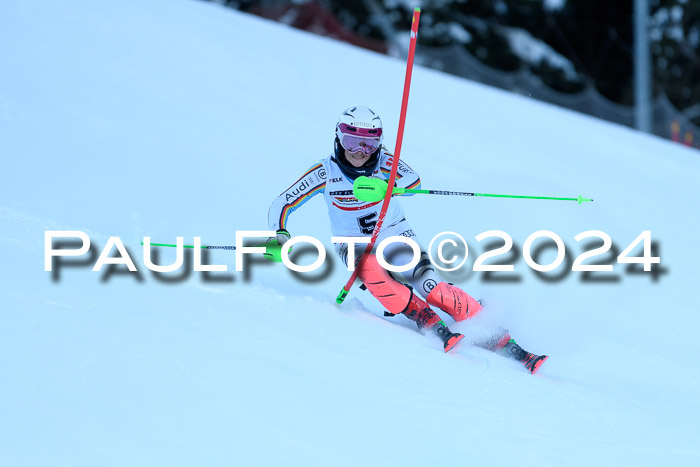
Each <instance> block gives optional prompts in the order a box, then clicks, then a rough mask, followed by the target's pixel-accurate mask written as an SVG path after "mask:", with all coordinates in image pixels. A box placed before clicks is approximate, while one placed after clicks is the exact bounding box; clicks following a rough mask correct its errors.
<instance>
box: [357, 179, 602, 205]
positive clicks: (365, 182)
mask: <svg viewBox="0 0 700 467" xmlns="http://www.w3.org/2000/svg"><path fill="white" fill-rule="evenodd" d="M388 187H389V185H388V184H387V182H386V180H381V179H378V178H368V177H358V178H357V179H355V183H353V186H352V193H353V195H354V196H355V198H357V199H359V200H360V201H365V202H375V201H379V200H381V199H382V198H384V196H385V194H386V192H387V191H388ZM391 192H392V195H400V194H403V193H417V194H426V195H447V196H487V197H491V198H523V199H551V200H559V201H577V202H578V204H581V203H583V202H584V201H593V200H592V199H590V198H584V197H583V196H581V195H579V196H578V198H557V197H553V196H526V195H496V194H491V193H467V192H464V191H445V190H417V189H410V188H399V187H394V189H393V190H391Z"/></svg>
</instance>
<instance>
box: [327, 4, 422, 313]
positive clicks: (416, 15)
mask: <svg viewBox="0 0 700 467" xmlns="http://www.w3.org/2000/svg"><path fill="white" fill-rule="evenodd" d="M419 19H420V8H415V9H414V10H413V22H412V23H411V44H410V45H409V48H408V62H407V63H406V78H405V79H404V83H403V99H402V101H401V115H400V117H399V132H398V133H397V135H396V147H395V151H394V161H393V163H392V165H391V175H390V176H389V182H388V184H389V186H394V182H395V181H396V170H397V168H398V166H399V157H400V156H401V143H402V141H403V130H404V124H405V122H406V110H407V109H408V92H409V90H410V89H411V74H412V72H413V57H414V55H415V52H416V41H417V39H418V21H419ZM390 201H391V190H387V191H386V195H385V196H384V202H383V203H382V209H381V211H380V212H379V219H378V220H377V225H376V226H375V228H374V232H372V238H371V239H370V241H369V243H368V244H367V247H366V248H365V251H364V253H363V254H362V256H361V257H360V261H359V263H358V264H357V267H356V268H355V270H354V271H353V272H352V275H351V276H350V279H348V282H347V283H346V284H345V287H343V290H341V291H340V293H339V294H338V297H337V298H336V299H335V301H336V303H338V305H340V304H342V303H343V301H344V300H345V297H347V296H348V293H349V292H350V288H352V285H353V284H354V283H355V279H357V270H358V269H359V268H360V267H362V265H363V264H364V262H365V259H366V257H367V255H368V254H369V253H370V252H371V251H372V248H374V244H375V242H376V241H377V236H378V235H379V230H380V229H381V228H382V224H383V223H384V217H385V216H386V211H387V209H388V208H389V202H390Z"/></svg>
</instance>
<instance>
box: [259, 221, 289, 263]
mask: <svg viewBox="0 0 700 467" xmlns="http://www.w3.org/2000/svg"><path fill="white" fill-rule="evenodd" d="M291 238H292V236H291V235H289V232H287V231H286V230H285V229H279V230H278V231H277V232H276V235H275V236H274V237H270V238H268V239H267V241H266V242H265V250H266V251H265V253H264V254H263V256H265V258H266V259H268V260H270V261H272V262H273V263H279V262H281V261H282V246H283V245H284V244H285V243H287V242H288V241H289V240H290V239H291ZM289 251H292V249H291V248H289Z"/></svg>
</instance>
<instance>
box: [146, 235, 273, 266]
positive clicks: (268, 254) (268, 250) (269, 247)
mask: <svg viewBox="0 0 700 467" xmlns="http://www.w3.org/2000/svg"><path fill="white" fill-rule="evenodd" d="M268 243H269V244H268ZM141 245H143V242H141ZM151 246H167V247H173V248H177V245H173V244H171V243H151ZM254 246H256V247H264V248H265V253H263V256H264V257H265V258H266V259H268V260H270V261H272V262H273V263H280V262H282V245H280V244H278V243H277V240H275V239H274V238H271V239H270V240H268V241H267V242H265V243H263V244H260V245H254ZM182 247H183V248H194V245H182ZM201 248H202V249H206V250H235V249H236V247H235V245H202V246H201Z"/></svg>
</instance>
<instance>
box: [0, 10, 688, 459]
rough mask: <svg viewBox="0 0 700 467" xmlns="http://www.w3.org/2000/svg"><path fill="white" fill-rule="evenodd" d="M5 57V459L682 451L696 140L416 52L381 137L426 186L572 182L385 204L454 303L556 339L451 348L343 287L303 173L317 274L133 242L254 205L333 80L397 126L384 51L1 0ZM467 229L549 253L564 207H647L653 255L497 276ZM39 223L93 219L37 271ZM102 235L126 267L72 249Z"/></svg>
mask: <svg viewBox="0 0 700 467" xmlns="http://www.w3.org/2000/svg"><path fill="white" fill-rule="evenodd" d="M0 59H1V62H2V63H3V66H2V67H0V153H1V154H2V160H3V165H2V167H3V170H2V183H1V184H0V219H1V221H0V272H1V274H2V276H1V278H2V287H1V288H0V309H1V310H2V311H1V312H0V368H1V369H2V370H1V371H0V414H1V416H0V465H8V466H10V465H11V466H29V465H42V466H43V465H70V466H82V465H85V466H90V465H96V464H98V465H131V466H137V465H193V464H204V465H348V466H350V465H361V464H366V465H428V464H430V465H433V464H434V465H439V464H444V463H446V462H458V465H462V464H464V465H478V464H480V463H481V464H488V465H523V466H524V465H533V466H534V465H538V466H539V465H596V464H597V465H632V464H634V465H661V464H664V465H681V464H686V465H694V464H697V463H698V462H699V461H700V449H699V448H698V447H697V440H698V435H699V434H700V433H698V431H699V430H698V424H697V420H698V415H700V402H698V399H699V398H698V396H699V395H700V390H699V386H698V383H699V381H700V373H699V368H698V358H697V352H696V350H695V347H696V345H695V343H694V340H695V331H696V329H697V328H698V324H699V321H700V318H699V317H698V313H697V305H696V303H697V299H696V297H695V291H696V289H697V284H698V273H697V264H698V261H699V260H700V257H699V255H698V252H697V251H698V250H697V247H696V242H695V238H696V236H697V230H698V227H699V225H700V222H699V221H698V201H697V199H698V194H699V193H698V186H699V183H698V182H699V181H700V157H699V154H698V153H697V152H696V151H694V150H691V149H688V148H685V147H682V146H679V145H674V144H671V143H669V142H666V141H663V140H660V139H658V138H656V137H652V136H647V135H642V134H639V133H637V132H635V131H632V130H630V129H628V128H624V127H621V126H615V125H610V124H607V123H603V122H601V121H597V120H594V119H591V118H588V117H585V116H582V115H578V114H575V113H572V112H569V111H565V110H561V109H558V108H555V107H552V106H549V105H545V104H542V103H538V102H534V101H532V100H529V99H526V98H523V97H519V96H514V95H511V94H508V93H504V92H502V91H498V90H494V89H491V88H489V87H486V86H482V85H479V84H475V83H471V82H468V81H464V80H460V79H457V78H455V77H452V76H448V75H443V74H440V73H437V72H435V71H432V70H427V69H422V68H419V67H417V68H416V69H415V71H414V79H413V86H412V89H411V101H410V105H409V111H408V119H407V124H406V135H405V139H404V145H403V153H402V158H403V159H404V160H406V161H407V162H408V163H409V164H410V165H411V166H412V167H413V168H414V169H416V170H417V171H418V172H419V173H420V174H421V177H422V179H423V186H424V187H425V188H434V189H445V190H466V191H474V192H485V193H510V194H532V195H550V196H577V195H579V194H582V195H584V196H589V197H592V198H594V199H595V202H594V203H591V204H584V205H582V206H578V205H576V204H575V203H568V202H550V201H528V200H503V199H487V198H473V199H468V198H437V197H430V196H423V197H421V196H415V197H413V198H410V199H403V200H401V202H402V203H403V205H404V208H405V210H406V212H407V215H408V217H409V220H410V222H411V224H412V226H413V227H414V229H415V230H416V232H417V233H418V234H419V235H420V237H421V238H422V240H423V241H424V243H426V244H427V242H428V241H429V240H430V239H431V238H432V237H433V236H434V235H435V234H437V233H439V232H442V231H445V230H452V231H456V232H458V233H460V234H462V235H463V236H464V237H466V238H467V240H468V242H469V244H470V248H471V253H470V260H469V261H468V263H467V267H465V269H463V270H460V271H458V272H457V273H453V274H451V275H449V276H447V277H448V278H449V279H450V280H452V281H454V282H456V283H458V284H459V285H460V286H462V287H464V288H465V289H466V290H468V291H469V292H470V293H472V294H473V295H475V296H478V297H483V298H484V300H485V301H486V303H487V305H488V306H487V309H486V310H485V311H484V313H483V314H482V315H481V316H479V317H477V318H475V320H473V322H469V323H460V324H452V322H451V320H449V318H448V317H447V318H446V321H448V324H449V325H450V326H451V327H452V328H453V329H456V330H460V331H461V332H464V333H466V334H479V333H481V332H486V331H487V330H488V329H490V328H492V327H493V326H497V325H504V326H507V327H508V328H509V329H510V330H511V332H512V334H513V336H514V337H516V338H517V339H518V341H519V342H520V343H521V344H522V345H523V346H524V347H526V348H528V349H530V350H532V351H533V352H538V353H547V354H549V355H550V356H551V358H550V359H549V361H548V362H547V363H546V365H545V366H544V367H543V368H542V371H541V372H540V373H539V374H538V375H536V376H531V375H529V374H528V373H527V372H525V371H524V370H523V369H522V368H521V367H520V366H519V365H518V364H516V363H514V362H512V361H509V360H506V359H504V358H502V357H499V356H497V355H495V354H492V353H490V352H487V351H484V350H481V349H478V348H474V347H470V346H466V345H465V346H462V347H461V348H460V349H459V351H458V352H456V353H455V354H454V355H445V354H444V353H443V352H442V351H441V350H440V344H439V343H438V342H437V340H436V339H434V338H431V337H425V336H421V335H420V334H419V333H417V332H415V330H414V328H413V325H412V324H411V323H409V322H408V321H407V320H406V319H404V318H403V317H397V318H395V319H393V320H389V319H386V318H383V317H382V313H381V311H382V310H381V308H380V307H379V305H378V304H377V303H375V302H374V300H373V299H372V298H371V297H370V296H369V294H367V293H364V292H361V291H360V290H359V289H357V288H354V289H353V290H352V292H351V294H350V296H349V298H348V300H347V302H346V304H345V305H343V307H342V308H338V307H337V306H336V305H335V303H334V299H335V296H336V294H337V292H338V291H339V289H340V287H341V286H342V284H343V283H344V282H345V280H346V279H347V277H348V273H347V272H346V271H344V268H343V267H342V266H341V263H340V262H339V261H338V260H336V259H335V257H334V256H333V254H332V253H331V251H332V247H331V244H330V230H329V228H328V226H327V218H326V213H325V206H323V203H322V201H321V199H320V198H315V199H313V200H312V201H310V202H309V203H308V204H307V205H305V206H304V207H303V208H302V209H300V210H299V211H297V212H296V213H294V214H293V216H292V218H291V221H290V224H289V228H290V230H291V231H292V233H293V234H295V235H314V236H316V237H318V238H319V239H321V240H322V241H324V243H325V244H326V245H328V249H329V258H328V261H327V263H326V264H327V267H326V268H325V269H324V270H323V271H319V272H317V273H309V274H306V275H295V274H292V273H291V272H290V271H288V270H286V269H285V268H284V267H283V266H282V265H280V264H271V263H267V262H265V261H262V260H256V261H251V262H250V263H248V264H247V268H248V271H249V273H247V274H245V273H239V272H235V271H234V267H235V261H234V257H233V255H231V254H230V253H229V252H225V251H216V252H213V253H212V254H211V255H209V257H208V260H209V261H210V262H212V263H216V264H227V265H228V267H229V272H228V273H226V274H224V273H213V274H211V275H209V276H204V275H203V274H201V273H193V272H191V265H190V267H189V268H185V269H183V271H184V272H182V271H181V272H180V273H173V274H171V275H163V274H161V275H157V274H152V273H151V272H150V271H148V270H146V268H145V267H144V265H143V259H142V252H141V247H140V245H139V241H140V240H141V239H142V238H143V237H144V236H150V237H152V239H153V241H155V242H167V243H174V241H175V237H176V236H178V235H179V236H184V237H185V242H186V243H187V242H191V241H192V239H193V237H194V236H196V235H197V236H201V237H202V238H203V242H204V243H205V244H206V243H208V244H232V243H233V242H234V234H235V231H236V230H258V229H266V228H267V219H266V217H267V209H268V206H269V203H270V202H271V200H272V199H273V198H274V197H275V196H276V195H277V194H278V193H279V192H280V191H282V190H283V189H284V188H286V187H287V186H289V184H290V183H292V182H293V181H294V180H295V179H296V177H298V176H299V175H301V174H302V173H303V172H304V171H305V170H306V169H307V168H308V167H309V166H310V165H311V164H312V163H314V162H315V161H317V160H318V159H321V158H322V157H325V156H326V155H328V154H329V152H330V150H331V148H332V133H331V131H332V127H333V125H334V124H335V119H336V117H337V115H338V114H339V113H340V111H342V110H343V109H344V108H346V107H348V106H350V105H354V104H364V105H369V106H372V107H373V108H374V109H375V110H376V111H377V112H379V113H380V115H382V117H383V119H384V122H385V127H386V130H387V135H388V137H387V143H388V144H390V145H392V146H393V140H394V138H395V134H396V127H397V123H398V122H397V119H398V113H399V108H400V103H401V90H402V83H403V75H404V70H405V64H404V63H403V62H401V61H397V60H394V59H391V58H387V57H385V56H381V55H377V54H373V53H370V52H367V51H363V50H359V49H355V48H352V47H350V46H347V45H344V44H340V43H337V42H334V41H331V40H328V39H324V38H320V37H316V36H312V35H309V34H306V33H303V32H300V31H297V30H293V29H289V28H287V27H284V26H281V25H279V24H274V23H270V22H266V21H263V20H260V19H258V18H255V17H251V16H246V15H243V14H240V13H238V12H235V11H231V10H228V9H224V8H221V7H218V6H216V5H212V4H208V3H204V2H194V1H190V0H169V1H166V0H144V1H141V2H88V1H84V0H67V1H64V2H46V1H44V2H41V1H39V2H23V1H19V0H7V1H4V2H2V3H1V4H0ZM491 229H498V230H502V231H505V232H507V233H508V234H510V235H511V236H512V237H513V239H514V242H515V245H516V246H517V247H518V248H519V249H522V246H523V244H524V242H525V239H526V238H527V237H528V235H530V234H531V233H533V232H535V231H538V230H543V229H546V230H551V231H553V232H555V233H556V234H558V235H559V236H561V237H562V239H563V240H564V241H565V243H566V246H567V251H570V253H571V255H572V258H573V257H575V256H577V255H578V254H580V253H581V252H582V251H583V249H582V248H581V245H579V244H578V243H577V242H576V241H575V240H574V236H575V235H576V234H578V233H580V232H583V231H586V230H591V229H597V230H602V231H604V232H606V233H608V234H609V235H610V236H611V238H612V239H613V242H614V244H615V246H616V247H617V249H618V251H621V250H622V249H624V248H625V247H626V246H627V245H628V244H629V243H630V242H631V241H632V240H634V239H635V237H637V235H639V234H640V233H641V232H642V231H643V230H651V232H652V238H653V239H654V240H655V241H657V242H658V245H659V251H658V253H659V254H660V256H661V261H662V266H663V268H664V269H665V271H666V272H665V273H664V274H662V275H660V276H659V278H658V280H656V281H654V280H652V278H651V277H650V275H649V274H647V275H643V274H631V273H629V272H627V271H626V269H625V267H623V266H621V265H616V266H615V270H614V272H613V273H612V274H610V273H606V274H598V275H596V276H595V277H597V278H598V279H600V278H604V279H608V280H605V281H596V282H592V281H583V280H582V273H572V272H569V273H568V274H567V273H566V271H565V270H564V269H563V268H564V267H563V266H562V268H560V269H557V270H555V271H553V272H552V273H548V274H547V276H548V277H552V276H559V277H560V279H559V280H556V281H546V280H544V279H542V278H540V277H539V276H538V275H537V274H535V273H534V272H533V271H532V270H531V269H530V268H529V267H527V265H526V264H525V262H524V261H523V259H522V257H521V256H520V257H519V259H518V260H517V261H516V262H515V272H514V273H512V274H507V275H506V276H509V277H512V276H513V275H515V279H516V280H514V281H500V282H494V281H487V280H486V278H485V275H484V274H483V273H473V272H470V270H469V268H470V267H471V264H473V260H474V258H475V257H476V256H477V255H478V254H480V253H481V252H482V251H484V248H483V245H481V244H479V243H478V242H476V240H474V237H475V236H476V235H478V234H479V233H481V232H484V231H486V230H491ZM45 230H82V231H85V232H87V233H88V234H89V236H90V238H91V240H92V244H93V245H94V251H93V256H92V258H87V259H83V260H79V261H81V262H80V263H79V264H74V265H73V266H71V267H61V268H59V270H58V273H54V274H52V273H50V272H45V271H44V231H45ZM110 236H118V237H120V238H121V239H122V240H123V241H124V242H125V244H126V245H127V248H128V250H129V252H130V253H131V256H132V257H133V258H134V261H135V263H136V266H137V267H138V269H139V272H138V273H128V272H126V269H125V268H124V267H118V268H114V269H112V270H108V269H107V268H105V269H104V270H103V271H102V272H92V271H91V268H92V265H93V264H94V261H95V259H96V255H97V254H99V253H100V251H101V249H102V248H103V247H104V246H105V245H106V244H107V240H108V238H109V237H110ZM158 253H159V259H158V261H160V262H162V263H163V264H167V263H168V262H169V261H172V260H174V258H175V256H174V251H170V250H168V251H165V250H162V251H158ZM551 253H552V251H551V250H549V251H548V253H547V252H545V254H544V255H543V256H542V258H541V262H542V263H546V262H548V261H550V260H551V258H549V259H548V256H551V257H552V258H553V255H552V254H551ZM188 257H189V258H191V255H189V256H188ZM607 258H608V259H610V258H609V257H607ZM312 259H313V258H312V257H311V255H309V256H304V257H303V258H301V259H300V261H302V262H303V261H304V260H305V261H307V263H308V262H311V260H312ZM613 259H614V258H613ZM562 271H563V272H562ZM173 276H174V277H173ZM498 277H502V276H498Z"/></svg>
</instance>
